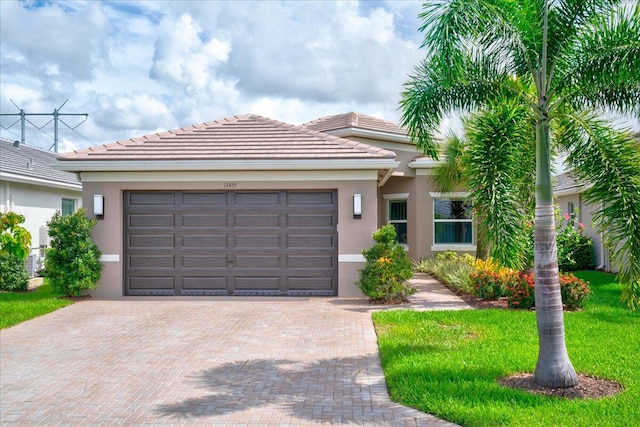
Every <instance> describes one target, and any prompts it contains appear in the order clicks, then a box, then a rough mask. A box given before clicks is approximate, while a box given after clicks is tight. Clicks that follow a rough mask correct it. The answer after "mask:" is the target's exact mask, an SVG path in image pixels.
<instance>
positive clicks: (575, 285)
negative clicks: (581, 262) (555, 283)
mask: <svg viewBox="0 0 640 427" xmlns="http://www.w3.org/2000/svg"><path fill="white" fill-rule="evenodd" d="M560 293H561V294H562V304H564V306H565V308H568V309H576V308H581V307H582V306H583V305H584V303H585V302H586V301H587V300H588V299H589V297H590V296H591V289H590V288H589V282H586V281H584V280H582V279H578V278H577V277H576V276H574V275H573V274H570V273H566V274H560Z"/></svg>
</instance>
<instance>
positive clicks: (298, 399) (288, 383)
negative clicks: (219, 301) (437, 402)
mask: <svg viewBox="0 0 640 427" xmlns="http://www.w3.org/2000/svg"><path fill="white" fill-rule="evenodd" d="M191 379H192V381H193V382H195V384H196V387H195V388H199V389H204V390H205V392H203V393H201V396H199V397H193V398H187V399H184V400H182V401H179V402H176V403H170V404H164V405H160V406H159V407H158V408H157V409H156V411H157V412H159V413H161V414H163V415H164V416H168V417H172V418H191V417H215V416H222V415H225V414H231V413H236V412H241V411H245V410H248V409H251V408H264V407H267V406H269V407H271V408H274V407H275V408H277V409H278V410H280V411H282V413H283V414H284V415H285V416H292V417H296V418H301V419H307V420H310V421H313V422H327V423H357V424H362V423H365V422H374V421H375V419H377V420H378V421H379V422H380V421H381V420H382V418H380V417H381V416H384V417H385V418H384V419H392V418H393V419H395V420H397V422H398V425H403V426H404V425H405V423H404V421H407V420H415V419H416V417H417V418H422V417H424V419H425V420H426V419H428V417H429V418H430V417H431V416H429V415H427V414H422V413H420V412H418V411H415V410H412V409H410V408H404V407H399V406H398V405H396V404H393V403H392V402H390V401H389V399H388V394H387V392H386V383H385V381H384V377H383V375H382V372H381V370H380V368H379V362H378V360H377V357H353V358H333V359H327V360H322V361H317V362H311V363H304V362H300V361H292V360H269V359H260V360H248V361H239V362H233V363H226V364H223V365H221V366H218V367H215V368H212V369H208V370H205V371H201V372H199V373H197V374H196V375H194V376H193V377H192V378H191ZM374 417H378V418H375V419H374ZM388 425H394V424H393V423H391V424H388Z"/></svg>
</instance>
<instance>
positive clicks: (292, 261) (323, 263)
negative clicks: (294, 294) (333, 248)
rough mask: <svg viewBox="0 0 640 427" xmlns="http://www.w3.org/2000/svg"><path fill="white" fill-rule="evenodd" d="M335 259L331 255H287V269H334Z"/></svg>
mask: <svg viewBox="0 0 640 427" xmlns="http://www.w3.org/2000/svg"><path fill="white" fill-rule="evenodd" d="M334 260H335V257H334V256H333V254H331V253H329V254H326V255H320V254H315V255H287V268H316V269H317V268H322V269H334V268H335V261H334Z"/></svg>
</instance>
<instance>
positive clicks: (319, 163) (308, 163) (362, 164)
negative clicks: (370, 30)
mask: <svg viewBox="0 0 640 427" xmlns="http://www.w3.org/2000/svg"><path fill="white" fill-rule="evenodd" d="M399 165H400V162H398V161H396V160H394V159H391V158H382V159H313V160H183V161H179V160H121V161H118V160H110V161H100V160H72V161H62V162H60V163H59V164H57V165H55V166H54V168H55V169H58V170H63V171H67V172H87V171H95V172H117V171H210V170H229V171H231V170H265V171H266V170H345V169H354V170H377V169H388V168H397V167H398V166H399Z"/></svg>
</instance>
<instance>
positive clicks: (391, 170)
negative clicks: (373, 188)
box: [378, 169, 395, 187]
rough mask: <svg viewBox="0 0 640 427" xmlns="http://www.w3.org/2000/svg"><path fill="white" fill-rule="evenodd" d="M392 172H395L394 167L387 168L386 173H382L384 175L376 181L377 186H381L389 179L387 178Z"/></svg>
mask: <svg viewBox="0 0 640 427" xmlns="http://www.w3.org/2000/svg"><path fill="white" fill-rule="evenodd" d="M394 173H395V169H389V170H388V171H387V173H386V174H384V177H383V178H382V179H381V180H380V182H379V183H378V187H382V186H383V185H384V184H385V183H386V182H387V181H388V180H389V178H391V175H393V174H394Z"/></svg>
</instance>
